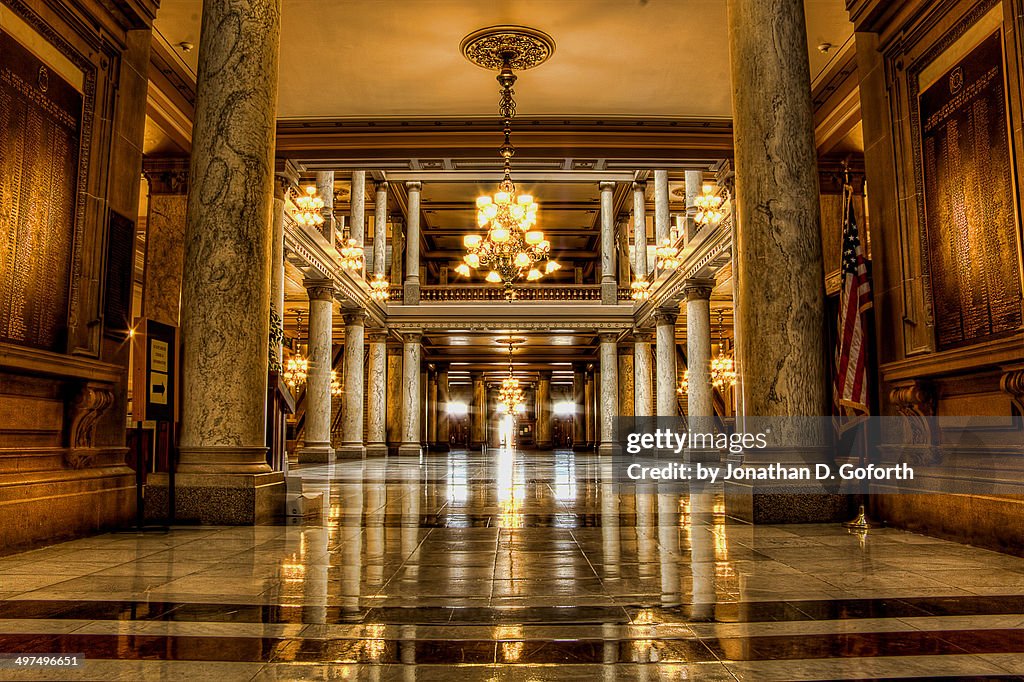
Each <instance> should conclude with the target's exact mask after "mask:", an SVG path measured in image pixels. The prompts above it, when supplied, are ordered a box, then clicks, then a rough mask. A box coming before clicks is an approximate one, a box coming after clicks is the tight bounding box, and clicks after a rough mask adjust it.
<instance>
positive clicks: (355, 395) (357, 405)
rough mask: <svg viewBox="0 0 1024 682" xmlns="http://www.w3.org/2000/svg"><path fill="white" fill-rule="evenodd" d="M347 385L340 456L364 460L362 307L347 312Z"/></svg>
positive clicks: (364, 317) (363, 340)
mask: <svg viewBox="0 0 1024 682" xmlns="http://www.w3.org/2000/svg"><path fill="white" fill-rule="evenodd" d="M344 317H345V384H344V393H343V394H342V397H343V400H344V406H343V412H342V415H341V428H342V434H341V436H342V437H341V447H340V448H338V458H339V459H362V458H363V456H364V455H365V454H366V449H365V448H364V447H363V405H364V395H365V394H364V393H363V390H364V386H365V384H364V379H363V374H364V372H363V357H364V351H365V346H364V343H365V338H364V324H365V320H366V313H365V312H363V311H362V310H348V311H346V312H345V316H344Z"/></svg>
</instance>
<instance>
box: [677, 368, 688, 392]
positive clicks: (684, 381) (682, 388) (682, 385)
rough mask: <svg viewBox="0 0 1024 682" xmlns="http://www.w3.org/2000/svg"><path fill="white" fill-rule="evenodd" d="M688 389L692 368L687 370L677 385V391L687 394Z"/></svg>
mask: <svg viewBox="0 0 1024 682" xmlns="http://www.w3.org/2000/svg"><path fill="white" fill-rule="evenodd" d="M688 390H690V370H685V371H684V372H683V376H682V378H681V379H680V380H679V385H678V386H676V393H678V394H679V395H686V392H687V391H688Z"/></svg>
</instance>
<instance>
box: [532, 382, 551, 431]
mask: <svg viewBox="0 0 1024 682" xmlns="http://www.w3.org/2000/svg"><path fill="white" fill-rule="evenodd" d="M535 402H536V407H535V410H534V412H535V414H536V417H537V438H536V441H537V448H539V449H541V450H549V449H550V448H551V447H552V442H551V372H550V371H547V370H542V371H541V373H540V377H539V378H538V379H537V392H536V394H535Z"/></svg>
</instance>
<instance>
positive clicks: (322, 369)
mask: <svg viewBox="0 0 1024 682" xmlns="http://www.w3.org/2000/svg"><path fill="white" fill-rule="evenodd" d="M303 284H304V285H305V287H306V293H307V294H308V295H309V371H308V373H307V376H306V437H305V439H304V441H305V442H304V443H303V446H302V447H301V448H300V449H299V461H300V462H330V461H331V460H333V459H334V449H333V448H332V447H331V369H332V363H333V361H334V353H333V352H332V348H331V341H332V338H331V336H332V327H333V319H332V318H333V313H334V285H333V284H332V283H331V282H330V281H328V280H306V281H305V282H303Z"/></svg>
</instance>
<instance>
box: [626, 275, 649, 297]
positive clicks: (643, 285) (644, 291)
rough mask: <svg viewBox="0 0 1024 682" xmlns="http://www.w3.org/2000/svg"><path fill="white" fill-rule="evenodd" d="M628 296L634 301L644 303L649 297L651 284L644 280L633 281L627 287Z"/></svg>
mask: <svg viewBox="0 0 1024 682" xmlns="http://www.w3.org/2000/svg"><path fill="white" fill-rule="evenodd" d="M629 289H630V292H629V296H630V298H632V299H633V300H634V301H646V300H647V299H649V298H650V297H651V283H650V282H648V281H647V280H646V279H637V280H633V283H632V284H630V285H629Z"/></svg>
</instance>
